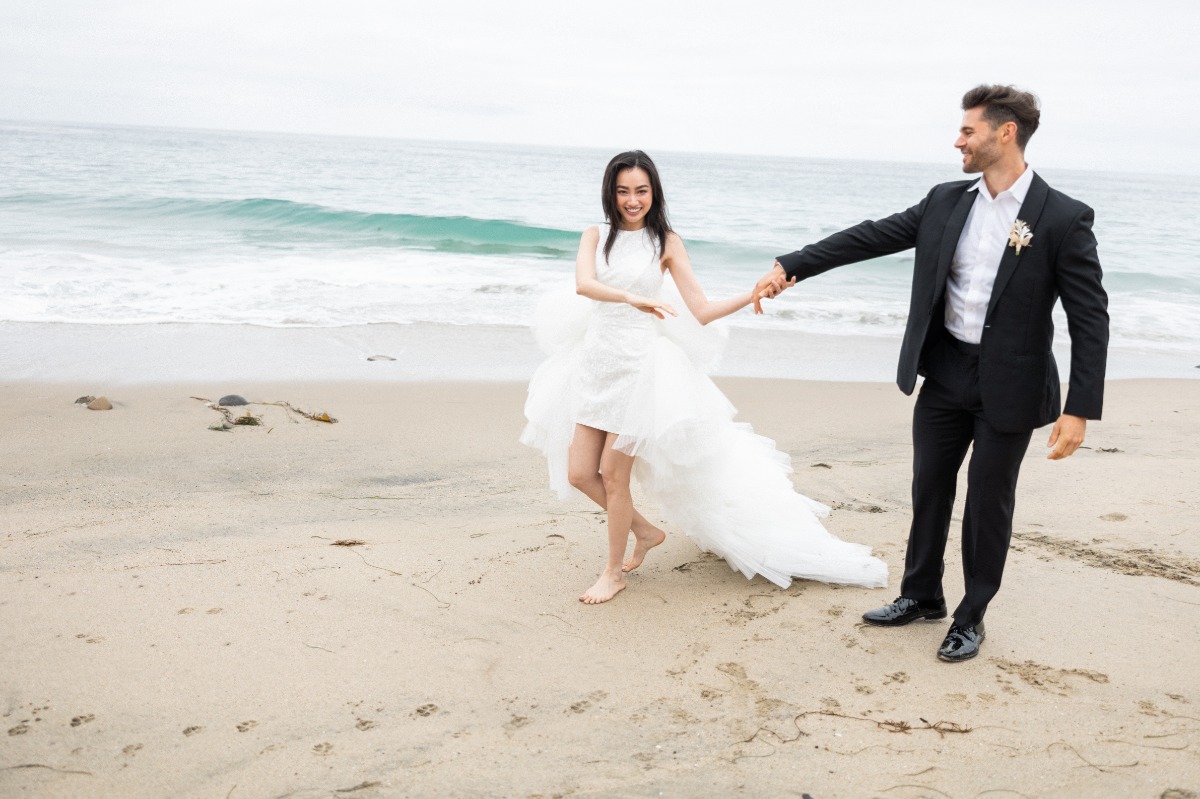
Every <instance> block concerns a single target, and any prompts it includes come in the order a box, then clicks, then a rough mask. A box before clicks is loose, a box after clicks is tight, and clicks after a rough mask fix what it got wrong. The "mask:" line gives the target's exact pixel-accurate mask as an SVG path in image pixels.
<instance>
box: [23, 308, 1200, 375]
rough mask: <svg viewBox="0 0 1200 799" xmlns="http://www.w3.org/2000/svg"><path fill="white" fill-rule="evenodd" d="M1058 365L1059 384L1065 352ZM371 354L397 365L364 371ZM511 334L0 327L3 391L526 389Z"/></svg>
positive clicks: (1161, 358)
mask: <svg viewBox="0 0 1200 799" xmlns="http://www.w3.org/2000/svg"><path fill="white" fill-rule="evenodd" d="M1058 339H1059V340H1058V344H1057V345H1056V346H1055V357H1056V359H1057V361H1058V365H1059V372H1060V375H1061V377H1062V378H1063V380H1064V381H1065V380H1066V379H1067V377H1068V375H1069V370H1070V350H1069V341H1068V340H1067V337H1066V336H1065V334H1064V335H1060V336H1059V337H1058ZM899 351H900V337H899V336H898V335H897V336H889V337H883V336H881V337H867V336H840V335H824V334H817V333H800V332H794V331H781V330H755V329H751V328H745V327H730V335H729V342H728V345H727V347H726V350H725V353H724V356H723V358H722V359H721V362H720V364H719V365H718V368H717V369H716V370H715V371H714V373H713V374H714V376H715V377H754V378H763V379H771V378H778V379H789V380H804V381H857V382H883V383H891V382H893V381H894V379H895V369H896V358H897V357H898V355H899ZM373 355H382V356H386V357H387V358H391V359H394V360H380V361H368V360H367V359H368V358H369V357H370V356H373ZM543 358H544V355H543V353H542V352H541V351H540V350H539V349H538V347H537V345H536V343H535V341H534V337H533V334H532V332H531V330H530V329H529V328H527V327H520V326H516V325H487V326H483V325H452V324H426V323H412V324H370V325H351V326H346V327H296V328H278V327H262V326H256V325H246V324H227V325H226V324H182V323H170V322H164V323H148V324H113V325H79V324H72V323H58V322H0V383H23V382H39V381H44V382H60V383H72V384H76V383H80V382H91V383H109V384H117V385H125V384H153V383H163V382H172V381H176V382H186V381H189V380H202V381H204V380H224V379H230V380H259V381H262V380H269V381H287V380H298V381H363V382H371V383H373V382H378V381H386V382H412V381H429V380H453V381H459V380H467V381H470V380H485V381H506V380H513V381H520V380H528V379H529V377H530V376H531V375H532V374H533V372H534V370H535V369H536V368H537V366H538V364H539V363H541V361H542V360H543ZM1198 361H1200V354H1197V355H1195V356H1190V355H1187V354H1185V353H1170V352H1163V351H1148V350H1139V349H1131V348H1121V347H1113V348H1111V349H1110V351H1109V365H1108V379H1109V380H1129V379H1160V378H1161V379H1181V380H1194V379H1200V366H1198V364H1197V362H1198Z"/></svg>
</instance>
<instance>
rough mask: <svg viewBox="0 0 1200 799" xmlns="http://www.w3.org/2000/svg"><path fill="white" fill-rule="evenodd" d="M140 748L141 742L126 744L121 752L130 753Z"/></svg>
mask: <svg viewBox="0 0 1200 799" xmlns="http://www.w3.org/2000/svg"><path fill="white" fill-rule="evenodd" d="M141 748H142V745H141V744H130V745H129V746H126V747H125V748H124V749H122V750H121V753H122V754H125V755H132V754H133V753H134V752H136V751H138V750H139V749H141Z"/></svg>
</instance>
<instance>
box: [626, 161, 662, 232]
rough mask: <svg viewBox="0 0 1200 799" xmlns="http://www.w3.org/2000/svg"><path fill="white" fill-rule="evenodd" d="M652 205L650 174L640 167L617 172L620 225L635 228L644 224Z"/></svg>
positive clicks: (630, 228) (652, 194)
mask: <svg viewBox="0 0 1200 799" xmlns="http://www.w3.org/2000/svg"><path fill="white" fill-rule="evenodd" d="M652 205H654V192H653V191H652V190H651V189H650V176H649V175H648V174H646V170H644V169H642V168H641V167H633V168H632V169H622V170H621V171H620V172H618V173H617V210H618V211H620V212H621V227H623V228H625V229H626V230H637V229H638V228H641V227H645V226H646V214H648V213H650V206H652Z"/></svg>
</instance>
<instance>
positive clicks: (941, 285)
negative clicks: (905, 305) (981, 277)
mask: <svg viewBox="0 0 1200 799" xmlns="http://www.w3.org/2000/svg"><path fill="white" fill-rule="evenodd" d="M973 185H975V184H973V183H968V184H967V186H966V187H964V189H963V193H962V196H960V197H959V198H958V202H957V203H955V204H954V208H952V209H951V210H950V216H949V217H947V218H946V227H945V228H943V230H942V243H941V246H940V247H939V248H938V260H937V274H936V275H935V276H934V281H933V302H932V303H931V304H930V306H929V307H930V308H933V307H936V306H937V304H938V302H939V301H941V299H942V293H943V292H944V291H945V290H946V279H947V278H948V277H949V276H950V262H951V261H952V260H953V259H954V250H955V249H957V247H958V239H959V237H960V236H962V231H963V226H964V225H966V224H967V216H968V215H969V214H970V213H971V206H972V205H973V204H974V203H975V192H973V191H968V189H970V187H971V186H973Z"/></svg>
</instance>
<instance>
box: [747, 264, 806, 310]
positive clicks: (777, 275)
mask: <svg viewBox="0 0 1200 799" xmlns="http://www.w3.org/2000/svg"><path fill="white" fill-rule="evenodd" d="M794 285H796V278H792V279H791V280H788V279H787V274H786V273H785V272H784V271H783V267H782V266H780V265H779V262H778V261H776V262H775V265H774V266H773V267H771V271H770V272H767V273H766V274H765V275H763V276H762V277H761V278H759V280H758V282H757V283H755V284H754V294H753V297H754V312H755V313H756V314H760V313H762V312H763V309H762V301H763V300H764V299H768V300H770V299H774V298H775V297H777V296H779V293H780V292H781V291H783V290H784V289H786V288H788V287H789V286H794Z"/></svg>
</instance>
